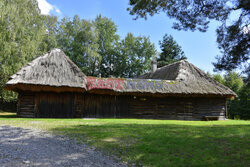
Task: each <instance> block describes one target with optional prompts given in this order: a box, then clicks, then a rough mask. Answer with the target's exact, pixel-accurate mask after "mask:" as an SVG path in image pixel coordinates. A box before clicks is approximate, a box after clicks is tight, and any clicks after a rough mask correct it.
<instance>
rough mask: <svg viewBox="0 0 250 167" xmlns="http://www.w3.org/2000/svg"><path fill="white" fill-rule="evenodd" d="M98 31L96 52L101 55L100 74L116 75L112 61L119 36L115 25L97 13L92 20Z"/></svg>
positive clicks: (113, 60) (115, 55)
mask: <svg viewBox="0 0 250 167" xmlns="http://www.w3.org/2000/svg"><path fill="white" fill-rule="evenodd" d="M93 24H94V26H95V28H96V30H97V32H98V42H97V43H98V45H99V47H98V53H99V54H100V56H101V57H102V59H101V63H100V67H99V68H100V72H99V73H100V74H101V76H102V77H109V76H110V75H113V76H116V73H115V70H114V63H115V60H116V59H117V53H116V47H117V44H118V40H119V39H120V36H119V35H117V26H116V25H115V23H114V22H113V21H112V20H111V19H108V18H107V17H102V16H101V15H98V16H97V17H96V19H95V20H94V21H93Z"/></svg>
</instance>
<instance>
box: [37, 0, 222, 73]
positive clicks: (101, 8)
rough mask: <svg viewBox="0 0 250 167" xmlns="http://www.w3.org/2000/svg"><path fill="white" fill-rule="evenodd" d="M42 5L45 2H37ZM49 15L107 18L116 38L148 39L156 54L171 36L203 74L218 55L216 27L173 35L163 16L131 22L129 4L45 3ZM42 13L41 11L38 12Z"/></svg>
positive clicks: (103, 0)
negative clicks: (164, 38)
mask: <svg viewBox="0 0 250 167" xmlns="http://www.w3.org/2000/svg"><path fill="white" fill-rule="evenodd" d="M38 1H42V2H46V0H38ZM47 2H48V5H50V7H48V6H47V7H46V5H45V7H44V6H43V7H41V8H46V9H48V8H49V9H50V10H49V13H50V14H53V15H57V16H59V17H60V18H62V17H65V16H68V17H73V16H74V15H76V14H77V15H79V16H80V18H82V19H87V20H93V19H94V18H95V17H96V16H97V15H98V14H101V15H103V16H106V17H108V18H111V19H112V20H113V21H114V22H115V24H116V25H117V26H118V27H117V28H118V34H119V35H120V36H121V37H124V36H126V34H127V33H128V32H131V33H133V34H134V35H136V36H139V35H142V36H149V37H150V40H151V42H153V43H154V44H155V46H156V48H157V50H158V51H160V49H159V45H158V42H159V40H161V39H162V38H163V36H164V34H165V33H168V34H171V35H172V36H173V37H174V39H175V40H176V41H177V43H178V44H179V45H181V47H182V49H183V50H184V52H185V55H186V57H187V58H188V61H189V62H191V63H193V64H194V65H196V66H197V67H199V68H201V69H202V70H204V71H206V72H207V71H209V72H210V73H212V72H213V65H212V62H215V61H216V59H215V56H216V55H218V54H220V52H219V50H218V48H217V43H216V32H215V30H216V28H217V26H218V23H216V22H212V23H210V27H209V29H208V31H207V32H205V33H202V32H198V31H195V32H191V31H177V30H174V29H172V28H171V27H172V23H173V21H174V20H170V19H169V18H168V17H167V16H166V15H165V14H164V13H160V14H158V15H155V16H153V17H149V18H148V19H147V20H144V19H138V20H133V17H134V16H131V15H129V12H128V11H127V10H126V9H127V8H128V7H129V5H128V2H129V0H47ZM41 10H43V9H41Z"/></svg>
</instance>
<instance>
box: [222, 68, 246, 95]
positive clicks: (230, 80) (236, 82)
mask: <svg viewBox="0 0 250 167" xmlns="http://www.w3.org/2000/svg"><path fill="white" fill-rule="evenodd" d="M224 78H225V82H224V83H225V86H227V87H229V88H230V89H232V90H233V91H234V92H235V93H238V92H239V91H240V90H241V88H242V87H243V85H244V82H243V80H242V77H241V76H240V75H239V74H238V73H236V72H233V71H230V72H228V73H227V74H226V75H225V76H224Z"/></svg>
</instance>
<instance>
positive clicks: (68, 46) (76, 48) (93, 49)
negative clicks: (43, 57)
mask: <svg viewBox="0 0 250 167" xmlns="http://www.w3.org/2000/svg"><path fill="white" fill-rule="evenodd" d="M57 40H58V46H59V48H61V49H62V50H63V51H64V52H65V54H66V55H68V56H69V57H70V58H71V60H72V61H73V62H74V63H75V64H76V65H77V66H78V67H79V68H80V69H81V70H82V71H83V72H84V73H85V74H86V75H90V76H96V75H97V73H98V72H99V71H98V70H99V69H98V68H96V67H98V66H99V65H100V62H101V56H100V54H99V53H98V47H99V45H98V35H97V31H96V30H95V29H94V28H93V24H92V23H91V22H89V21H87V20H84V19H80V18H79V16H77V15H75V16H74V18H73V19H72V20H71V19H69V18H63V19H62V20H61V22H60V23H59V28H58V32H57Z"/></svg>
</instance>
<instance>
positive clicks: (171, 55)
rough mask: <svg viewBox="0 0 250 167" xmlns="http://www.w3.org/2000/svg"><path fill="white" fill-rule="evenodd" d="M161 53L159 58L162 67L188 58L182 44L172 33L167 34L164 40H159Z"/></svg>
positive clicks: (158, 61) (158, 63)
mask: <svg viewBox="0 0 250 167" xmlns="http://www.w3.org/2000/svg"><path fill="white" fill-rule="evenodd" d="M159 44H160V48H161V53H160V57H159V58H157V65H158V67H162V66H165V65H168V64H171V63H174V62H176V61H179V60H183V59H186V57H185V54H184V52H183V51H182V49H181V46H180V45H178V43H177V42H176V41H175V40H174V38H173V37H172V36H171V35H168V34H165V35H164V37H163V40H162V41H159Z"/></svg>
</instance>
